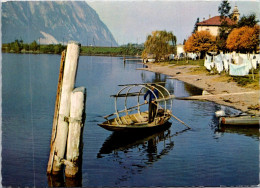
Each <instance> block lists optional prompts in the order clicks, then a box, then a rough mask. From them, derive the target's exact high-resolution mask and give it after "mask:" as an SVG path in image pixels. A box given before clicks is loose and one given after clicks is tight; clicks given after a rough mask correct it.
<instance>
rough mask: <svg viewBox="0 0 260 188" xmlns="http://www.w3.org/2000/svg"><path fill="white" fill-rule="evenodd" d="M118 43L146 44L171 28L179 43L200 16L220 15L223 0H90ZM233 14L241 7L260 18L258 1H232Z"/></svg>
mask: <svg viewBox="0 0 260 188" xmlns="http://www.w3.org/2000/svg"><path fill="white" fill-rule="evenodd" d="M87 3H88V4H89V5H90V6H91V7H92V8H93V9H94V10H95V11H96V12H97V13H98V15H99V17H100V19H101V20H102V21H103V22H104V23H105V24H106V25H107V27H108V28H109V29H110V31H111V32H112V34H113V36H114V38H115V40H116V41H117V42H118V44H119V45H122V44H127V43H129V42H131V43H143V42H144V41H145V40H146V37H147V35H149V34H151V32H152V31H154V30H166V31H171V32H173V34H174V35H175V36H176V37H177V43H183V40H184V39H187V38H188V37H189V36H190V35H191V32H192V31H193V28H194V25H195V22H196V20H197V18H199V19H200V21H202V20H203V17H205V19H208V18H209V15H210V16H211V17H214V16H217V15H219V13H218V6H219V5H220V4H221V1H209V0H208V1H206V0H204V1H198V0H193V1H191V0H190V1H188V0H186V1H177V0H160V1H155V0H153V1H152V0H114V1H112V0H88V1H87ZM229 3H230V5H231V10H230V13H231V12H232V11H233V8H234V6H235V5H237V6H238V10H239V12H240V17H241V16H243V15H245V16H247V15H249V14H250V13H255V14H256V16H257V19H258V20H260V19H259V17H260V3H259V1H258V0H248V1H240V0H239V1H234V0H233V1H229Z"/></svg>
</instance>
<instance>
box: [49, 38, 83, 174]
mask: <svg viewBox="0 0 260 188" xmlns="http://www.w3.org/2000/svg"><path fill="white" fill-rule="evenodd" d="M79 50H80V46H79V44H78V43H76V42H69V44H68V46H67V54H66V59H65V66H64V76H63V82H62V89H61V97H60V108H59V113H58V123H57V130H56V137H55V140H54V141H53V142H54V143H53V144H52V148H51V152H52V153H53V157H51V155H52V154H50V158H49V163H48V164H49V165H48V166H52V170H51V171H52V173H53V174H58V173H60V172H61V171H62V163H63V162H62V160H63V159H64V156H65V151H66V144H67V136H68V121H67V120H68V118H69V115H70V104H71V102H70V96H71V93H72V90H73V88H74V83H75V77H76V72H77V65H78V57H79ZM53 147H54V148H53ZM47 172H48V171H47ZM48 173H49V172H48Z"/></svg>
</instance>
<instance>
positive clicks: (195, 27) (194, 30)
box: [192, 18, 200, 33]
mask: <svg viewBox="0 0 260 188" xmlns="http://www.w3.org/2000/svg"><path fill="white" fill-rule="evenodd" d="M199 22H200V18H197V21H196V23H195V25H194V29H193V31H192V33H195V32H196V31H197V29H198V26H197V23H199Z"/></svg>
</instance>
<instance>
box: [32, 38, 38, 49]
mask: <svg viewBox="0 0 260 188" xmlns="http://www.w3.org/2000/svg"><path fill="white" fill-rule="evenodd" d="M37 49H38V44H37V42H36V41H35V40H34V41H33V42H32V43H31V44H30V50H32V51H36V50H37Z"/></svg>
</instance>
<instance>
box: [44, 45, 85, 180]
mask: <svg viewBox="0 0 260 188" xmlns="http://www.w3.org/2000/svg"><path fill="white" fill-rule="evenodd" d="M79 51H80V44H78V43H76V42H69V44H68V46H67V51H66V57H65V52H63V53H62V57H61V63H60V73H59V81H58V88H57V95H56V103H55V112H54V118H53V128H52V137H51V145H50V147H51V149H50V157H49V162H48V167H47V174H60V173H62V172H63V166H64V165H66V168H65V176H66V177H75V176H77V174H78V173H79V167H80V163H81V162H80V158H81V150H82V130H83V125H84V115H85V106H84V104H85V101H86V89H85V88H84V87H80V88H76V89H74V84H75V78H76V73H77V66H78V59H79Z"/></svg>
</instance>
